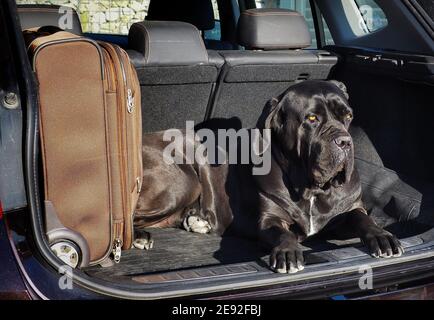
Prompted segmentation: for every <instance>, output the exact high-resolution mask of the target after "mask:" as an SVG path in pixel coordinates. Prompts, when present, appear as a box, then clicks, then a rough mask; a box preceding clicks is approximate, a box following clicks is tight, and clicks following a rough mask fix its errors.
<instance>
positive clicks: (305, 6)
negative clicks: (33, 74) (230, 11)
mask: <svg viewBox="0 0 434 320" xmlns="http://www.w3.org/2000/svg"><path fill="white" fill-rule="evenodd" d="M256 7H257V8H283V9H291V10H296V11H298V12H300V13H301V14H303V16H304V17H305V18H306V21H307V24H308V26H309V30H310V34H311V36H312V46H311V48H315V49H316V48H318V44H317V39H316V33H315V24H314V21H313V16H312V9H311V6H310V1H309V0H256ZM324 28H325V30H324V31H325V32H324V34H325V35H326V43H328V44H332V43H333V39H332V38H331V34H330V31H329V30H328V27H327V24H326V23H324Z"/></svg>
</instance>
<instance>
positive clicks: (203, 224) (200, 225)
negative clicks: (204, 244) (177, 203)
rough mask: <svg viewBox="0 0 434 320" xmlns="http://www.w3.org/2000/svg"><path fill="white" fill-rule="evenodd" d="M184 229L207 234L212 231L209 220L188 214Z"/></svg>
mask: <svg viewBox="0 0 434 320" xmlns="http://www.w3.org/2000/svg"><path fill="white" fill-rule="evenodd" d="M183 226H184V229H185V230H187V231H190V232H194V233H201V234H207V233H209V232H210V231H211V225H210V224H209V222H208V221H206V220H204V219H202V218H201V217H198V216H187V217H186V218H185V219H184V222H183Z"/></svg>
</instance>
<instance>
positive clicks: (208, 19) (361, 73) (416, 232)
mask: <svg viewBox="0 0 434 320" xmlns="http://www.w3.org/2000/svg"><path fill="white" fill-rule="evenodd" d="M351 1H353V0H351ZM175 3H176V4H175ZM181 3H182V5H181ZM310 3H311V8H312V9H311V11H312V16H313V19H314V21H316V24H315V30H313V32H314V34H313V36H312V30H311V28H309V27H308V25H307V23H306V19H305V17H304V15H302V14H300V13H298V12H297V11H294V10H287V9H282V8H278V7H274V8H273V7H271V8H255V7H256V5H255V1H224V0H221V1H218V4H219V9H220V17H221V21H220V23H221V24H222V39H221V40H215V39H205V38H204V34H205V32H206V31H207V30H211V29H213V28H214V27H215V15H214V11H213V10H214V9H213V6H212V3H211V0H197V1H185V2H184V1H177V2H172V1H161V0H158V1H157V0H151V1H150V4H149V9H148V15H147V17H146V18H145V20H144V21H141V22H136V23H134V24H132V26H131V27H130V29H129V33H128V36H124V37H122V39H121V40H119V37H113V38H112V39H113V42H117V43H119V44H121V45H122V46H123V47H124V49H125V50H126V51H127V53H128V55H129V57H130V59H131V61H132V63H133V65H134V67H135V68H136V71H137V74H138V78H139V81H140V89H141V98H142V100H141V101H142V106H141V107H142V125H143V134H147V133H150V132H156V131H162V130H165V129H169V128H179V129H184V128H185V123H186V121H194V122H195V124H201V123H203V122H206V121H218V122H219V123H220V124H221V125H222V126H224V127H225V128H228V127H230V128H235V129H240V128H254V127H255V126H256V123H257V121H258V119H259V117H260V115H261V113H262V111H263V108H264V106H265V105H266V103H267V102H268V101H269V100H270V99H271V98H273V97H277V96H279V95H280V94H281V93H283V92H284V91H285V90H286V89H287V88H288V87H290V86H291V85H294V84H296V83H299V82H302V81H305V80H330V79H335V80H339V81H342V82H343V83H345V85H346V86H347V88H348V92H349V96H350V104H351V106H352V108H353V109H354V112H355V120H354V125H353V127H352V129H351V134H352V136H353V139H354V144H355V157H356V168H357V170H358V171H359V174H360V176H361V180H362V187H363V198H364V202H365V204H366V206H367V207H368V209H369V210H368V211H369V214H370V215H371V216H372V217H373V218H374V219H375V221H376V223H377V224H378V225H380V226H382V227H385V228H386V229H387V230H389V231H391V232H392V233H394V234H396V235H397V236H398V238H399V239H400V240H401V241H402V243H403V245H404V247H405V248H406V251H407V252H406V255H405V256H404V257H403V258H405V257H407V258H408V257H411V256H412V254H415V253H417V252H420V250H430V249H432V246H433V245H434V170H433V163H434V153H433V152H432V151H430V150H429V149H432V145H433V143H432V142H433V141H432V137H433V135H434V126H433V125H432V124H431V121H432V119H433V118H434V109H433V108H432V103H431V104H430V103H427V102H429V101H434V95H433V94H434V90H433V85H434V68H433V65H434V57H433V56H432V51H431V50H432V49H431V48H432V46H431V48H430V47H429V45H427V44H426V41H427V38H423V37H422V36H420V34H419V35H415V33H412V31H411V30H416V29H417V28H414V27H412V28H410V27H409V28H407V29H406V30H404V31H402V29H399V28H398V26H397V21H401V24H400V25H402V28H406V26H407V27H408V26H410V25H411V24H413V25H414V24H416V20H415V18H414V17H409V16H406V17H405V18H403V15H404V13H403V8H402V5H403V4H402V3H401V4H400V5H397V1H384V0H378V1H376V3H378V5H379V6H380V7H381V8H382V10H383V11H384V12H385V13H386V16H387V20H388V25H387V26H386V27H384V28H383V29H380V30H379V31H375V32H367V34H365V35H364V36H357V35H354V32H353V36H349V34H351V29H352V28H354V27H353V26H352V24H351V23H350V22H351V21H350V20H351V16H350V15H348V12H347V11H348V10H347V8H346V7H345V5H342V3H341V1H335V4H331V3H332V1H311V2H310ZM235 4H236V5H235ZM339 4H340V5H339ZM58 10H59V7H58V6H55V5H38V4H27V5H19V6H18V13H19V19H20V22H21V26H22V29H23V30H24V29H28V28H33V27H40V26H47V25H57V20H58ZM400 10H401V11H400ZM346 12H347V13H346ZM344 17H347V19H348V21H350V22H343V20H342V19H344ZM74 19H77V21H78V20H79V14H78V13H76V12H75V13H74ZM403 19H404V20H405V23H404V22H403ZM271 22H272V23H273V25H274V27H273V32H272V33H271V32H269V28H268V27H267V24H269V23H271ZM325 22H327V25H328V27H329V28H330V32H331V34H332V36H333V40H334V43H335V44H333V45H327V44H326V43H325V41H324V28H325ZM73 25H74V29H73V30H70V31H71V32H73V33H75V34H77V35H82V36H86V37H91V38H92V37H93V35H92V34H89V33H83V31H82V30H81V28H80V23H78V22H77V23H74V24H73ZM401 31H402V32H401ZM356 33H357V32H356ZM422 33H423V32H422ZM94 37H95V38H97V39H101V35H94ZM312 37H315V38H316V43H317V48H312ZM400 38H402V39H404V40H405V39H409V38H412V39H413V40H414V41H413V42H412V43H413V45H412V46H413V47H411V46H410V45H409V46H407V47H405V45H404V44H405V41H400ZM110 39H111V38H110V36H106V37H105V38H104V40H105V41H111V40H110ZM431 41H432V39H431ZM428 42H429V41H428ZM143 183H146V181H144V182H143ZM147 231H149V232H150V233H151V234H152V236H153V238H154V242H155V244H154V248H153V249H151V250H137V249H130V250H126V251H125V252H123V256H122V260H121V261H120V263H118V264H115V265H113V266H110V267H102V266H100V265H96V266H91V267H87V268H84V269H83V270H80V271H81V273H82V275H83V277H85V278H86V279H90V280H89V281H94V282H95V283H99V284H105V285H106V286H108V287H111V288H116V289H125V288H126V289H128V290H130V291H140V292H145V293H146V292H148V293H149V292H155V291H158V290H160V291H161V289H162V288H163V289H164V290H165V291H166V292H170V291H171V290H173V291H176V290H179V286H184V287H183V289H188V288H190V289H195V288H196V289H197V288H199V287H201V286H202V285H204V284H206V285H207V286H217V285H222V286H223V285H224V286H232V285H234V283H242V282H244V283H248V281H250V280H252V281H253V280H254V281H256V283H258V281H259V282H260V281H266V280H267V279H275V280H276V279H277V280H279V281H289V280H294V281H295V280H300V279H304V278H307V277H310V276H314V275H317V276H318V275H321V274H323V272H326V271H328V272H330V271H331V270H337V269H336V268H341V267H345V266H356V265H360V264H363V263H368V262H369V263H371V262H372V261H371V260H372V258H371V257H370V256H369V255H368V254H367V253H366V251H365V250H364V247H363V245H362V244H361V243H360V241H359V239H350V240H334V239H318V237H312V238H310V239H308V240H307V241H306V242H305V243H303V246H304V247H305V249H306V251H305V254H306V260H307V266H306V269H305V271H303V272H302V273H300V274H297V275H294V276H291V275H289V276H288V275H278V274H274V273H273V272H272V271H271V270H270V269H269V268H268V256H267V252H266V251H265V250H264V249H263V247H262V246H261V244H260V243H258V242H256V241H254V240H251V239H244V238H241V237H239V238H236V237H233V236H231V237H229V236H228V237H224V236H223V237H219V236H216V235H213V234H209V235H200V234H194V233H190V232H187V231H185V230H183V229H157V228H149V229H148V230H147ZM424 248H425V249H424ZM389 262H390V261H389ZM372 263H374V262H372ZM375 263H380V264H381V263H387V262H386V261H378V262H375ZM215 288H216V287H215ZM215 288H214V289H215ZM153 290H154V291H153ZM208 290H211V289H208Z"/></svg>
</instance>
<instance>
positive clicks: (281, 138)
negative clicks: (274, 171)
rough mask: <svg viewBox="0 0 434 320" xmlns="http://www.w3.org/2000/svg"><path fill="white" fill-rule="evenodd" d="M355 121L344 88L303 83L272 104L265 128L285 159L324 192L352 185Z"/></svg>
mask: <svg viewBox="0 0 434 320" xmlns="http://www.w3.org/2000/svg"><path fill="white" fill-rule="evenodd" d="M352 120H353V111H352V109H351V108H350V106H349V104H348V93H347V89H346V87H345V85H344V84H343V83H341V82H338V81H304V82H301V83H299V84H296V85H294V86H292V87H291V88H290V89H288V91H286V92H285V93H284V94H283V95H282V96H281V97H280V98H279V99H275V100H274V101H273V102H272V106H271V110H270V113H269V115H268V117H267V119H266V122H265V127H266V128H268V129H271V130H272V133H273V141H276V140H277V144H278V146H279V147H280V149H281V151H282V153H283V154H284V155H285V156H286V157H291V158H293V159H294V158H295V159H296V160H297V161H299V162H300V163H301V164H302V165H303V167H304V168H305V170H306V173H307V178H308V181H309V183H310V184H311V187H312V188H321V189H324V190H325V189H328V188H330V186H334V187H339V186H342V185H343V184H345V183H347V182H349V181H350V179H351V175H352V173H353V169H354V149H353V140H352V138H351V136H350V134H349V133H348V129H349V126H350V124H351V122H352Z"/></svg>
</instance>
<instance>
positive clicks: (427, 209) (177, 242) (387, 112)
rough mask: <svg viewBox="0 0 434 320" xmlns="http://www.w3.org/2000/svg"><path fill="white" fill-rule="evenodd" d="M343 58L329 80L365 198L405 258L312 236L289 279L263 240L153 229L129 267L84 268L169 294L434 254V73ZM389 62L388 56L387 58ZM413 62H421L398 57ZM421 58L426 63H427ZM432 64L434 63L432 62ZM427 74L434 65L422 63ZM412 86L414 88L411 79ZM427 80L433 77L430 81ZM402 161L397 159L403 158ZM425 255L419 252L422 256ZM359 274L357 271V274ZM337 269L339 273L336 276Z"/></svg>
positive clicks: (120, 283) (345, 53)
mask: <svg viewBox="0 0 434 320" xmlns="http://www.w3.org/2000/svg"><path fill="white" fill-rule="evenodd" d="M330 50H334V51H336V52H338V53H339V54H341V55H342V57H341V60H340V64H339V66H338V68H336V70H335V74H334V75H332V77H331V78H334V79H339V80H343V81H344V82H345V83H346V84H347V85H348V88H349V93H350V96H351V100H350V102H351V104H352V106H353V108H354V109H355V114H356V123H355V125H354V127H353V129H352V135H353V138H354V141H355V146H356V168H357V169H358V171H359V173H360V176H361V180H362V185H363V190H364V191H363V192H364V201H365V203H366V205H367V207H368V208H369V213H370V215H371V216H372V217H373V218H374V219H375V221H376V222H377V224H379V225H380V226H383V227H385V228H386V229H387V230H389V231H391V232H392V233H394V234H395V235H397V236H398V238H399V239H400V240H401V241H402V243H403V245H404V247H405V249H406V254H405V255H404V256H403V257H401V258H397V259H391V260H375V259H373V258H371V257H370V256H369V255H368V254H367V253H366V251H365V249H364V246H363V245H362V244H361V243H360V241H359V239H350V240H345V241H342V240H340V241H338V240H333V239H319V238H318V237H317V238H312V239H309V240H308V241H306V242H305V243H304V247H305V248H306V251H305V254H306V255H305V257H306V264H307V267H306V269H305V270H304V271H303V272H302V273H299V274H296V275H288V276H285V275H284V276H282V275H277V274H274V273H273V272H271V271H270V270H269V268H268V256H267V252H266V251H265V250H264V249H263V248H262V246H261V244H260V243H257V242H254V241H251V240H247V239H241V238H234V237H218V236H216V235H199V234H193V233H189V232H187V231H185V230H181V229H152V228H151V229H148V231H149V232H150V233H151V234H152V235H153V237H154V240H155V245H154V248H153V249H152V250H149V251H141V250H136V249H132V250H128V251H125V252H124V253H123V258H122V261H121V262H120V263H119V264H116V265H114V266H113V267H109V268H101V267H98V266H95V267H90V268H87V269H85V270H84V272H85V273H86V274H87V275H88V276H90V277H92V278H94V279H99V280H103V281H109V282H111V283H112V284H113V285H114V286H116V287H118V288H125V287H128V288H137V289H138V288H141V289H142V290H143V289H145V288H146V289H150V290H152V289H154V290H155V289H157V288H158V286H161V285H163V286H164V288H165V290H169V291H170V289H173V290H175V289H176V288H178V289H179V286H180V285H182V286H185V285H186V284H187V283H188V284H189V286H191V288H194V287H196V288H197V287H198V286H200V284H202V285H203V284H204V283H207V284H208V285H210V284H214V285H217V284H222V285H229V284H231V283H232V285H234V283H236V282H238V283H239V284H241V283H243V282H246V281H247V282H248V281H249V280H254V281H255V282H256V283H257V284H260V283H261V280H263V281H264V283H267V280H273V279H274V280H277V281H278V282H280V281H285V282H287V281H292V282H296V281H299V280H300V279H310V278H313V277H317V276H318V275H319V274H333V273H339V272H344V271H345V270H347V271H348V270H351V269H354V268H356V269H357V268H359V267H360V266H362V265H369V266H371V267H374V268H375V267H378V266H381V265H393V264H396V263H399V262H403V261H406V260H414V259H420V258H421V257H422V256H427V257H429V256H432V255H433V254H434V252H433V250H432V249H433V248H434V176H433V172H434V171H433V170H432V164H433V163H434V157H433V154H432V151H431V150H430V149H431V148H432V136H433V134H434V128H433V127H432V126H427V125H426V124H425V123H424V121H425V120H426V119H432V118H433V117H434V111H433V109H432V108H431V107H432V106H429V105H427V104H426V103H425V101H434V96H433V90H432V73H431V74H430V70H428V69H423V68H422V69H420V70H419V73H418V72H413V70H411V69H410V70H408V72H407V73H402V72H401V73H399V76H398V74H397V72H398V71H399V70H395V69H393V68H392V69H390V68H388V66H387V65H386V67H384V68H378V67H377V66H375V65H369V64H367V63H366V62H365V64H364V65H362V66H360V64H359V63H358V61H357V59H356V58H355V57H357V56H359V55H361V54H364V55H365V56H369V55H372V56H374V55H378V54H380V53H378V52H364V51H362V50H356V49H353V50H348V49H346V50H343V49H340V48H330ZM381 54H383V55H386V56H387V53H386V54H385V53H381ZM392 57H394V58H395V59H406V61H407V62H408V63H410V62H411V61H414V60H415V59H418V60H419V62H420V64H421V65H423V61H424V60H423V59H424V58H423V57H414V56H413V57H412V56H409V55H396V54H392ZM421 59H422V60H421ZM425 62H428V61H425ZM425 66H426V67H427V68H428V64H426V65H425ZM410 81H411V82H410ZM427 81H431V84H428V83H427ZM398 155H399V156H398ZM421 255H422V256H421ZM356 269H355V270H356ZM331 271H333V272H332V273H330V272H331Z"/></svg>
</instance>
